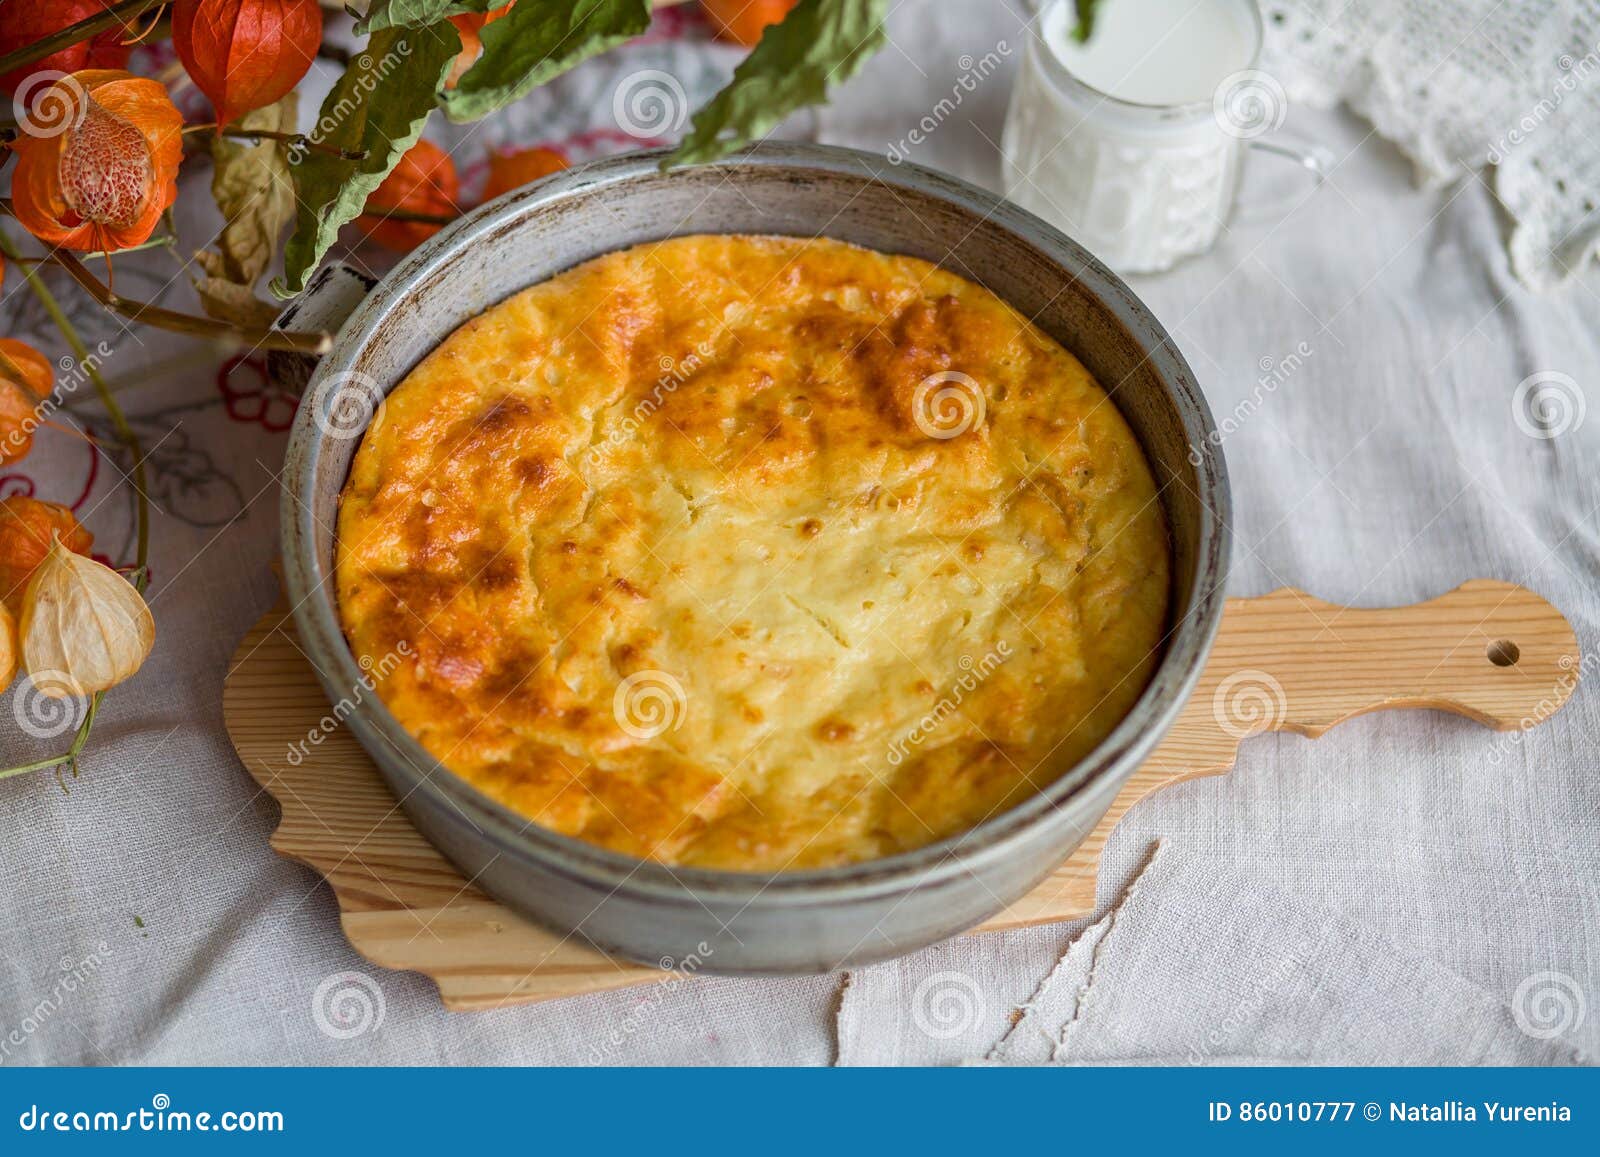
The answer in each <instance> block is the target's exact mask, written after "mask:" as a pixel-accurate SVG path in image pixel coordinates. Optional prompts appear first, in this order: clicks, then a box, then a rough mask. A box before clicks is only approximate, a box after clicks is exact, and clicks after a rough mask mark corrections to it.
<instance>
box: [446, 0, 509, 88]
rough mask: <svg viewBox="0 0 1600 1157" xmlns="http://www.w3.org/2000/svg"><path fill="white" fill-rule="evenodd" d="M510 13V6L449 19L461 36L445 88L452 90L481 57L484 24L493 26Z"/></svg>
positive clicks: (467, 13)
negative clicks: (459, 46)
mask: <svg viewBox="0 0 1600 1157" xmlns="http://www.w3.org/2000/svg"><path fill="white" fill-rule="evenodd" d="M510 11H511V5H509V4H507V5H506V6H505V7H503V8H495V9H492V10H491V11H488V12H463V13H460V14H459V15H456V16H452V17H450V23H451V24H454V25H455V26H456V32H457V33H458V34H459V35H460V36H461V51H460V52H458V53H456V61H455V63H454V64H452V65H451V66H450V75H449V76H447V77H445V78H444V86H445V87H446V88H454V87H455V86H456V82H457V81H458V80H460V79H461V78H462V76H463V75H465V73H466V71H467V69H469V68H471V67H472V66H473V65H474V64H476V63H477V62H478V57H479V56H481V55H483V38H482V36H481V35H480V34H481V33H482V32H483V26H484V25H485V24H493V23H494V22H495V21H496V20H498V19H500V17H502V16H504V15H505V14H506V13H507V12H510Z"/></svg>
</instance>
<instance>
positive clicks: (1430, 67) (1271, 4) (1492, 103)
mask: <svg viewBox="0 0 1600 1157" xmlns="http://www.w3.org/2000/svg"><path fill="white" fill-rule="evenodd" d="M1261 8H1262V16H1263V18H1264V19H1265V22H1266V28H1267V43H1266V50H1265V53H1264V57H1263V69H1264V70H1265V71H1267V72H1268V73H1270V74H1271V75H1273V76H1274V77H1276V78H1277V79H1278V80H1279V82H1280V83H1281V84H1282V85H1283V86H1284V88H1285V89H1286V91H1287V92H1288V95H1289V97H1290V98H1291V99H1292V100H1299V101H1304V102H1306V103H1308V104H1313V105H1318V106H1322V107H1327V106H1330V105H1333V104H1335V103H1337V102H1339V101H1344V102H1345V103H1347V104H1348V105H1349V106H1350V107H1351V108H1352V109H1353V110H1354V111H1356V112H1357V113H1359V114H1361V115H1362V116H1364V117H1366V118H1367V119H1369V120H1370V121H1371V122H1372V125H1373V127H1374V128H1375V129H1376V130H1377V132H1378V133H1379V134H1380V135H1382V136H1384V137H1385V138H1387V139H1389V140H1391V141H1393V142H1394V143H1395V144H1396V145H1397V146H1399V147H1400V149H1401V150H1403V151H1404V152H1405V153H1406V154H1407V155H1408V156H1409V157H1410V158H1411V159H1412V161H1413V162H1414V163H1415V164H1416V166H1417V170H1418V176H1419V179H1421V180H1423V181H1425V182H1428V183H1442V182H1445V181H1449V180H1453V179H1458V178H1461V177H1463V176H1467V175H1468V174H1470V173H1472V172H1474V171H1476V170H1479V169H1482V168H1484V167H1485V166H1488V168H1489V175H1488V176H1487V177H1486V179H1487V180H1489V181H1490V182H1491V183H1492V184H1493V187H1494V189H1495V192H1496V194H1497V195H1498V196H1499V199H1500V201H1501V203H1502V204H1503V205H1504V206H1505V209H1506V211H1507V213H1508V214H1509V215H1510V217H1511V221H1512V232H1511V240H1510V249H1511V267H1512V269H1513V270H1514V271H1515V273H1516V275H1517V277H1518V278H1520V279H1521V280H1522V281H1523V282H1524V283H1526V284H1527V285H1529V286H1532V287H1534V288H1536V289H1545V288H1549V287H1551V286H1553V285H1556V284H1558V283H1560V282H1562V281H1564V280H1565V279H1566V278H1568V277H1569V276H1571V275H1572V274H1574V273H1576V272H1577V271H1578V270H1580V269H1581V268H1582V267H1583V266H1584V264H1585V263H1586V262H1587V261H1588V259H1589V257H1590V256H1591V255H1593V254H1594V253H1595V249H1596V245H1597V244H1600V213H1596V206H1597V204H1600V0H1262V5H1261Z"/></svg>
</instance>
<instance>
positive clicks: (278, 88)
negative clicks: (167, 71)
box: [172, 0, 322, 125]
mask: <svg viewBox="0 0 1600 1157" xmlns="http://www.w3.org/2000/svg"><path fill="white" fill-rule="evenodd" d="M321 44H322V5H321V4H319V3H318V2H317V0H177V3H176V4H174V5H173V6H172V47H173V48H175V49H176V50H177V52H178V59H179V60H181V61H182V62H183V67H184V69H185V71H187V72H188V74H189V78H190V79H191V80H193V81H194V83H195V87H197V88H198V89H199V90H200V91H201V92H203V93H205V94H206V97H207V98H208V99H209V100H210V101H211V105H212V107H213V108H215V109H216V110H217V123H218V124H220V125H225V124H228V123H229V122H231V121H234V120H237V119H238V118H239V117H240V116H242V115H244V114H245V113H247V112H253V111H254V110H256V109H258V108H265V107H266V106H267V105H269V104H272V103H273V102H274V101H276V100H278V99H279V98H280V97H283V96H284V95H286V94H287V93H288V92H289V91H290V90H291V89H293V88H294V86H295V85H297V84H299V83H300V81H301V80H302V79H304V78H305V75H306V73H307V72H308V71H309V70H310V68H311V62H312V61H313V60H315V59H316V55H317V48H318V46H320V45H321Z"/></svg>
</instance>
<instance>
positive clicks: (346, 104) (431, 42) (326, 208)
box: [272, 23, 461, 297]
mask: <svg viewBox="0 0 1600 1157" xmlns="http://www.w3.org/2000/svg"><path fill="white" fill-rule="evenodd" d="M460 51H461V38H460V37H459V36H457V35H456V30H455V28H454V27H452V26H451V25H450V24H448V23H443V24H435V25H432V26H430V27H428V28H402V29H386V30H384V31H383V32H378V33H374V34H373V36H372V38H371V39H370V40H369V41H367V46H366V47H365V48H363V49H362V50H361V51H360V52H358V53H356V54H355V55H354V56H353V57H352V58H351V60H350V65H349V67H348V68H346V69H345V72H344V75H343V76H341V77H340V78H339V81H338V83H337V84H335V85H334V86H333V90H332V91H331V92H329V93H328V96H327V99H325V100H324V101H323V102H322V110H321V111H320V112H319V113H318V114H317V123H316V125H315V126H313V128H312V130H311V132H310V133H308V134H307V135H308V136H309V137H310V138H311V139H312V140H313V141H315V142H316V143H317V144H320V145H327V146H330V147H331V148H335V149H343V150H345V151H346V152H348V153H359V154H364V155H363V156H362V157H361V159H360V160H353V159H349V158H347V157H342V156H337V155H334V154H332V153H328V152H321V151H315V150H310V149H307V150H303V151H301V153H300V155H299V156H298V157H295V158H293V159H292V161H291V164H290V167H289V171H290V172H291V173H292V174H293V176H294V185H295V193H296V196H297V197H298V198H299V209H298V212H297V214H296V219H295V230H294V236H292V237H290V238H289V244H288V245H286V246H285V247H284V251H283V276H282V277H281V278H279V279H278V280H276V281H274V282H273V283H272V292H273V293H274V294H276V295H277V296H278V297H293V296H294V295H295V294H297V293H299V292H300V291H301V290H302V289H304V288H305V286H306V279H307V278H308V277H309V276H310V275H311V271H312V270H313V269H315V268H316V267H317V262H319V261H321V260H322V255H323V254H324V253H326V252H327V251H328V247H329V246H330V245H332V244H333V243H334V241H335V239H337V238H338V236H339V229H340V227H341V226H343V225H346V224H348V223H349V222H351V221H354V220H355V219H356V218H357V217H359V216H360V215H361V210H362V209H363V208H364V207H365V206H366V203H367V195H368V194H370V193H371V192H372V191H373V190H374V189H376V188H377V187H378V186H379V185H381V184H382V183H383V179H384V178H385V177H387V176H388V175H389V171H390V170H391V169H393V168H394V166H395V164H396V163H397V162H398V161H399V160H400V157H401V156H402V155H403V154H404V153H405V151H406V150H407V149H409V148H410V147H411V146H412V145H414V144H416V143H417V138H418V137H420V136H421V135H422V126H423V125H424V124H426V123H427V120H428V114H429V113H430V112H432V111H433V108H434V104H435V98H436V96H437V94H438V92H439V86H440V85H442V84H443V83H444V78H445V76H446V75H447V74H448V73H449V71H450V65H451V62H452V61H454V60H455V58H456V54H457V53H459V52H460Z"/></svg>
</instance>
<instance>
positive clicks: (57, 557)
mask: <svg viewBox="0 0 1600 1157" xmlns="http://www.w3.org/2000/svg"><path fill="white" fill-rule="evenodd" d="M20 635H21V639H22V665H23V667H24V668H25V669H26V670H27V672H28V675H29V677H30V678H32V680H33V683H34V686H35V687H37V688H38V690H39V691H40V693H41V694H43V695H46V696H48V697H50V698H52V699H65V698H67V697H68V696H82V695H91V694H93V693H94V692H96V691H104V690H105V689H106V688H108V687H115V686H116V685H117V684H118V683H120V682H122V681H123V680H124V679H126V678H128V677H129V676H131V675H132V674H133V673H134V672H135V671H137V670H138V669H139V667H140V666H141V665H142V664H143V663H144V661H145V657H146V656H147V655H149V654H150V648H151V647H153V646H154V645H155V641H156V623H155V619H154V618H153V617H152V616H151V614H150V608H149V607H148V606H147V605H146V604H145V601H144V598H143V597H142V596H141V595H140V594H139V592H138V591H137V590H135V589H134V587H133V584H132V583H130V582H129V581H128V580H127V579H125V578H123V577H122V576H121V575H119V574H118V573H117V572H116V571H114V570H112V569H111V568H110V567H108V566H106V565H104V564H103V563H98V562H95V561H94V559H92V558H86V557H84V556H83V555H81V554H74V553H73V552H72V551H70V550H68V549H67V548H66V547H64V546H62V545H61V540H60V539H58V538H52V539H51V542H50V552H49V553H48V554H47V555H45V558H44V561H43V562H41V563H40V564H39V568H38V569H37V570H35V571H34V572H33V577H32V578H30V579H29V580H28V586H27V589H26V590H25V591H24V592H23V595H22V622H21V625H20Z"/></svg>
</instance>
